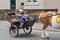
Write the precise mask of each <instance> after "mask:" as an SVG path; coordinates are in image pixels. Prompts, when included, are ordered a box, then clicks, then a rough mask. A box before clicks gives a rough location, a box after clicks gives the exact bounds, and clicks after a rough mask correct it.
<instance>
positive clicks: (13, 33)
mask: <svg viewBox="0 0 60 40" xmlns="http://www.w3.org/2000/svg"><path fill="white" fill-rule="evenodd" d="M9 33H10V35H11V36H12V37H14V38H16V37H17V36H18V35H19V31H18V29H17V28H15V27H10V28H9Z"/></svg>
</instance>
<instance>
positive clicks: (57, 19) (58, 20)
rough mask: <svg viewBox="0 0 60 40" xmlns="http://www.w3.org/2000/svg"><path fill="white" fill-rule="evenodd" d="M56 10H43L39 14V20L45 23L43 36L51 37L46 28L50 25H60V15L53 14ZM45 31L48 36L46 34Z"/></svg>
mask: <svg viewBox="0 0 60 40" xmlns="http://www.w3.org/2000/svg"><path fill="white" fill-rule="evenodd" d="M53 13H54V12H43V13H41V14H40V15H39V20H40V22H41V23H42V24H43V31H42V33H41V36H42V38H45V37H47V38H49V35H48V32H47V31H46V28H47V27H48V26H50V27H53V26H55V27H60V15H56V16H52V15H53ZM44 33H45V35H46V36H44Z"/></svg>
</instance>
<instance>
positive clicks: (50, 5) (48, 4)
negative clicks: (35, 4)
mask: <svg viewBox="0 0 60 40" xmlns="http://www.w3.org/2000/svg"><path fill="white" fill-rule="evenodd" d="M44 8H47V9H54V8H55V9H56V8H58V11H59V12H60V0H44Z"/></svg>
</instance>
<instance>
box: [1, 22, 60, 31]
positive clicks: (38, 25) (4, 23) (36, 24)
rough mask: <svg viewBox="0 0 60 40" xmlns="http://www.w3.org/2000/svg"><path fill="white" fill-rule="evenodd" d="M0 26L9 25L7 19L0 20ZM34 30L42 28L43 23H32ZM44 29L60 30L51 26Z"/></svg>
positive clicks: (7, 26)
mask: <svg viewBox="0 0 60 40" xmlns="http://www.w3.org/2000/svg"><path fill="white" fill-rule="evenodd" d="M0 27H4V28H5V27H6V28H9V27H10V23H9V22H8V21H0ZM32 28H33V29H34V30H42V28H43V25H42V24H41V23H34V25H33V27H32ZM46 30H51V31H60V30H58V29H53V27H48V28H47V29H46Z"/></svg>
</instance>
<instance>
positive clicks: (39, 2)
mask: <svg viewBox="0 0 60 40" xmlns="http://www.w3.org/2000/svg"><path fill="white" fill-rule="evenodd" d="M21 2H24V4H25V6H24V9H43V0H37V2H36V3H27V0H16V8H17V9H18V8H19V5H20V3H21Z"/></svg>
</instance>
